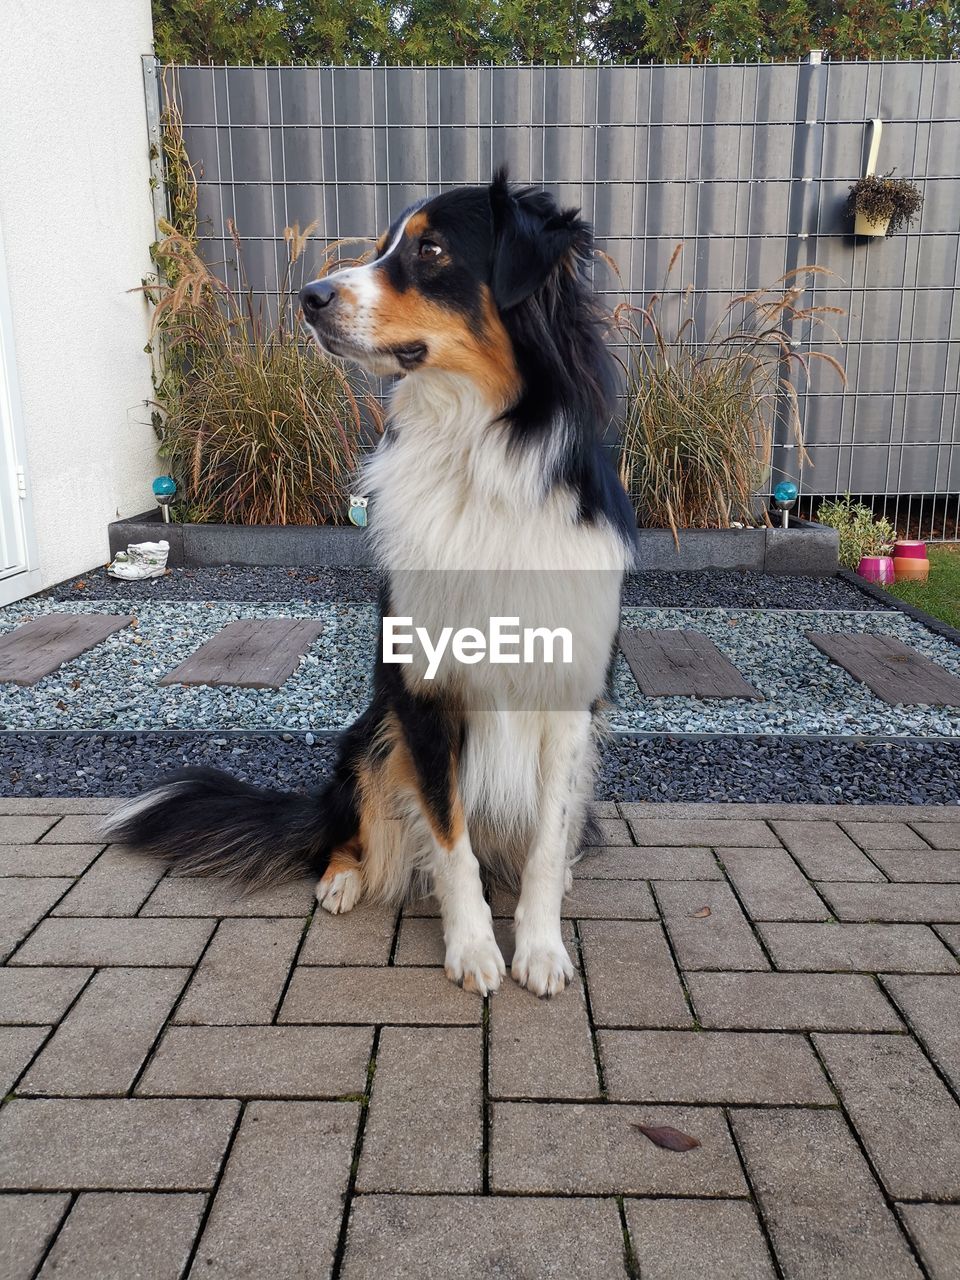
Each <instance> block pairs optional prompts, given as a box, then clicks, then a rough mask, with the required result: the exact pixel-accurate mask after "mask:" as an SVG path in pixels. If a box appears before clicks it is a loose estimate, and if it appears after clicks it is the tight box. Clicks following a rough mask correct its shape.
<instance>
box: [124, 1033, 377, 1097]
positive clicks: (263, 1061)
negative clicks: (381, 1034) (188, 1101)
mask: <svg viewBox="0 0 960 1280" xmlns="http://www.w3.org/2000/svg"><path fill="white" fill-rule="evenodd" d="M372 1044H373V1030H372V1028H369V1027H336V1028H333V1027H170V1028H168V1030H167V1031H166V1033H165V1034H164V1037H163V1039H162V1040H161V1041H160V1044H159V1045H158V1046H157V1050H156V1052H155V1053H154V1055H153V1057H152V1058H151V1059H150V1064H149V1066H148V1067H147V1069H146V1071H145V1072H144V1073H143V1077H142V1078H141V1080H140V1083H139V1084H138V1085H137V1090H136V1091H137V1094H138V1095H139V1096H142V1097H149V1096H151V1095H164V1094H166V1095H174V1096H179V1097H191V1098H339V1097H342V1096H343V1095H344V1094H357V1093H363V1091H364V1090H365V1088H366V1083H367V1063H368V1062H369V1060H370V1049H371V1046H372Z"/></svg>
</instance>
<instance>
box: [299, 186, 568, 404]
mask: <svg viewBox="0 0 960 1280" xmlns="http://www.w3.org/2000/svg"><path fill="white" fill-rule="evenodd" d="M590 249H591V237H590V231H589V228H588V227H587V226H586V224H585V223H584V222H582V221H581V220H580V218H579V217H578V215H577V211H576V210H561V209H560V208H559V207H558V205H557V204H556V202H555V201H554V199H553V198H552V196H550V195H549V194H548V193H547V192H545V191H540V190H537V189H535V188H523V189H516V188H511V187H510V185H509V184H508V182H507V178H506V174H505V173H504V172H503V171H500V172H499V173H498V174H497V175H496V177H495V178H494V180H493V182H492V183H491V185H490V186H489V187H461V188H458V189H457V190H455V191H449V192H445V193H444V194H442V195H439V196H434V197H433V198H431V199H428V200H424V201H421V202H420V203H419V204H417V205H414V206H413V207H412V208H410V209H407V210H406V211H405V212H404V213H402V214H401V215H400V217H399V218H397V220H396V221H395V222H394V223H393V225H392V226H391V227H390V228H389V230H388V231H386V232H385V233H384V234H383V235H382V236H381V237H380V240H379V241H378V243H377V249H376V257H375V258H374V259H373V260H372V261H371V262H368V263H366V264H364V265H363V266H357V267H350V268H348V269H346V270H343V271H337V272H335V273H333V274H331V275H328V276H326V277H324V278H322V279H320V280H316V281H314V282H313V283H312V284H308V285H307V286H306V287H305V288H304V289H303V290H302V291H301V293H300V302H301V305H302V307H303V314H304V317H305V319H306V322H307V324H308V326H309V328H310V329H311V331H312V332H313V334H314V335H315V336H316V338H317V341H318V342H319V343H320V345H321V346H322V347H323V348H324V349H325V350H327V351H329V352H330V353H331V354H333V355H337V356H343V357H345V358H347V359H350V360H355V361H357V363H359V364H361V365H363V366H364V367H365V368H367V369H369V370H370V371H371V372H373V373H376V374H394V373H411V372H414V371H417V370H421V369H438V370H443V371H446V372H451V373H459V374H464V375H467V376H469V377H470V378H472V380H473V381H474V382H475V383H476V384H477V385H478V387H479V388H480V390H481V391H482V392H484V393H485V394H486V395H487V397H488V398H489V399H490V400H491V402H493V403H495V404H496V405H497V406H498V407H500V408H502V407H505V406H506V405H508V404H510V403H511V402H512V401H513V400H514V399H515V398H516V395H517V392H518V388H519V375H518V372H517V363H516V358H515V352H514V349H513V344H512V342H511V338H510V336H509V329H510V325H509V322H508V316H509V313H510V312H511V311H514V310H515V309H516V308H518V307H520V306H521V304H523V303H524V302H526V301H527V300H530V299H535V298H536V297H537V295H538V294H540V293H541V292H546V291H547V290H548V287H549V283H550V281H551V279H552V278H555V277H556V275H557V274H558V273H561V272H564V271H567V272H568V273H574V272H575V271H576V268H577V265H578V261H579V260H582V259H583V258H584V257H585V256H586V255H588V254H589V252H590Z"/></svg>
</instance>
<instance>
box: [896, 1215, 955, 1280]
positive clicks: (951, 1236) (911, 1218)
mask: <svg viewBox="0 0 960 1280" xmlns="http://www.w3.org/2000/svg"><path fill="white" fill-rule="evenodd" d="M897 1212H898V1213H899V1214H900V1217H901V1218H902V1219H903V1221H904V1222H905V1223H906V1225H907V1230H908V1231H909V1233H910V1237H911V1239H912V1240H913V1243H914V1244H915V1245H916V1248H917V1252H918V1253H919V1254H920V1258H921V1260H922V1261H923V1264H924V1266H925V1267H926V1268H927V1270H928V1271H929V1273H930V1275H931V1277H932V1280H957V1277H958V1276H960V1204H898V1205H897Z"/></svg>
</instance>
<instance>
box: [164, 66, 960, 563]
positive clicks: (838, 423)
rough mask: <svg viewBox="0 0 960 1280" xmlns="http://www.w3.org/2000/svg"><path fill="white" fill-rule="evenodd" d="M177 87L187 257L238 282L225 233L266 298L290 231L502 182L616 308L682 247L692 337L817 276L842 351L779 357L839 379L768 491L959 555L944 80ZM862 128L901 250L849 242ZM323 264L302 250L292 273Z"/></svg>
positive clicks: (815, 77) (817, 292)
mask: <svg viewBox="0 0 960 1280" xmlns="http://www.w3.org/2000/svg"><path fill="white" fill-rule="evenodd" d="M155 80H156V77H155V75H154V81H155ZM175 83H176V85H177V91H178V95H179V100H180V105H181V110H182V113H183V120H184V134H185V141H186V145H187V149H188V151H189V154H190V157H191V159H192V161H193V162H194V165H195V167H196V168H197V170H198V172H199V175H200V186H199V213H200V218H201V235H202V238H203V248H204V253H205V255H206V256H207V257H208V258H209V260H210V261H214V262H219V263H223V264H224V266H223V269H224V270H225V271H227V273H228V274H229V273H231V272H234V271H235V267H234V266H233V265H232V264H231V259H232V258H233V256H234V255H233V248H232V245H231V244H230V241H229V238H228V233H227V231H226V224H227V221H228V220H233V221H234V222H235V223H236V225H237V227H238V229H239V232H240V235H241V238H242V242H243V255H244V263H245V267H246V272H247V275H248V277H249V279H250V282H251V284H252V285H253V287H254V288H255V289H256V290H257V291H258V292H260V293H262V294H263V295H264V296H265V297H268V296H269V295H270V294H271V292H272V291H273V290H275V289H276V286H277V281H278V279H279V277H280V275H281V274H282V272H283V269H284V267H285V263H286V257H285V254H286V247H285V245H284V242H283V237H282V231H283V228H284V227H285V226H287V225H290V224H292V223H294V222H299V224H300V225H301V226H305V225H307V224H308V223H311V222H313V221H315V220H316V221H317V222H318V226H317V229H316V233H315V235H316V238H317V240H318V242H327V241H331V240H339V239H345V238H352V237H362V238H366V237H374V236H375V235H376V234H377V233H378V232H379V231H380V230H382V229H383V228H384V227H385V226H386V225H387V224H388V222H389V221H390V219H391V218H392V217H394V216H396V214H398V213H399V212H401V211H402V210H403V209H404V208H405V207H406V206H407V205H409V204H410V203H411V202H413V201H414V200H416V199H419V198H420V197H422V196H424V195H426V194H429V193H433V192H437V191H440V190H442V189H444V188H447V187H451V186H456V185H460V184H463V183H477V182H486V181H487V180H489V178H490V175H491V173H492V171H493V169H494V168H495V167H496V166H497V165H499V164H502V163H506V164H507V165H508V166H509V169H510V173H511V176H512V177H513V178H514V179H516V180H518V181H521V182H533V183H543V184H544V185H546V186H549V187H550V188H551V189H552V190H554V191H555V192H556V193H557V195H558V196H559V198H560V199H561V201H563V202H564V203H567V204H573V205H579V206H581V207H582V208H583V210H584V212H585V214H586V215H587V216H588V217H590V218H591V219H592V221H593V222H594V225H595V227H596V230H597V235H598V243H599V246H600V247H601V248H602V249H603V250H604V252H605V253H607V254H609V255H610V256H611V257H612V258H613V259H614V260H615V262H616V263H617V265H618V268H619V273H620V278H619V279H618V278H617V276H616V275H615V274H614V273H613V272H612V271H610V270H609V269H607V268H606V267H605V266H603V264H602V263H601V264H598V266H597V268H596V279H595V284H596V287H597V288H598V289H599V290H600V291H601V292H603V293H604V294H605V295H607V297H608V301H609V302H610V304H611V305H613V304H615V303H616V302H618V301H620V300H622V299H623V298H624V297H626V298H629V299H630V300H632V301H634V302H642V301H644V300H646V299H647V298H648V297H649V295H650V294H651V293H653V292H654V291H658V290H660V289H661V288H662V287H663V285H664V281H665V277H666V272H667V265H668V263H669V261H670V258H671V255H672V254H673V252H674V249H675V247H676V246H677V245H678V244H680V243H681V242H682V245H683V247H682V249H681V250H680V254H679V259H678V261H677V263H676V266H675V268H674V270H673V273H672V275H671V277H670V282H671V290H672V292H669V293H668V295H667V302H666V307H667V311H666V314H667V315H669V314H670V307H672V306H673V305H674V303H675V302H676V298H677V297H678V296H679V291H680V290H682V289H683V287H685V286H687V285H692V286H693V290H694V294H693V302H692V304H691V305H692V306H693V308H694V312H695V316H696V321H697V326H698V331H699V332H704V331H706V329H707V328H708V327H709V326H710V325H711V324H712V323H713V322H714V321H715V320H716V318H717V317H718V316H719V314H720V312H721V311H722V309H723V307H724V306H725V305H726V303H727V302H728V301H729V300H730V299H731V298H732V297H734V296H735V295H737V294H741V293H744V292H747V291H750V290H753V289H756V288H759V287H763V286H769V285H771V284H773V283H774V282H775V281H776V280H777V279H778V278H779V277H781V276H782V275H783V274H784V273H785V272H788V271H792V270H794V269H796V268H802V267H805V266H810V265H813V264H816V265H818V266H821V267H825V268H827V269H828V270H829V271H830V272H832V273H833V274H831V275H817V276H813V277H810V278H809V279H808V287H807V290H806V293H805V296H804V300H803V301H804V304H805V305H827V306H835V307H839V308H842V311H843V314H842V315H839V316H836V317H834V320H835V322H836V329H837V331H838V333H839V337H840V338H841V339H842V342H843V347H844V349H843V350H841V349H839V348H838V347H837V346H835V345H830V343H829V340H828V339H825V338H824V337H823V335H822V334H817V333H810V332H809V331H805V332H799V331H798V332H796V333H795V334H794V335H793V340H794V346H795V349H796V350H797V351H799V352H801V353H802V352H803V351H804V350H808V349H809V348H810V345H811V344H813V345H814V346H819V347H822V348H823V349H826V350H829V351H832V352H833V353H834V354H835V355H837V356H838V357H839V358H840V359H841V360H842V362H843V363H844V365H845V367H846V372H847V379H848V381H847V385H846V386H845V387H844V386H842V385H841V383H840V382H839V380H838V379H837V377H836V374H835V373H833V372H832V371H831V370H829V369H828V367H827V366H826V365H825V364H821V363H815V364H814V365H812V367H811V377H810V381H809V384H808V385H807V386H806V387H803V386H801V387H800V388H799V392H800V413H801V418H802V423H803V439H804V442H805V446H806V451H807V454H808V456H809V460H808V461H803V460H802V458H801V456H800V454H799V451H798V450H796V449H795V448H794V447H792V446H791V443H790V441H789V440H788V439H787V438H786V432H784V438H783V439H781V440H779V441H778V442H777V449H776V452H775V468H776V474H775V478H778V476H779V474H780V473H783V474H787V475H792V476H793V477H794V478H796V479H798V480H799V482H800V486H801V503H800V507H801V510H802V511H803V513H804V514H806V513H809V512H811V511H813V510H815V507H816V503H817V500H818V498H819V497H820V496H822V495H834V494H839V493H843V492H845V491H851V492H853V493H854V494H857V495H860V496H864V497H866V498H868V499H869V500H871V501H872V502H874V504H875V505H878V506H885V507H886V509H887V511H888V514H889V515H891V517H892V518H894V519H895V521H896V523H897V524H898V526H899V527H900V529H901V530H902V531H906V530H910V531H911V532H912V533H913V534H914V535H915V536H921V537H925V538H928V539H931V540H936V539H956V538H958V537H960V430H958V402H960V301H958V298H960V291H958V288H957V286H958V283H960V275H958V272H960V146H957V144H956V131H957V125H958V122H960V64H958V63H950V62H895V63H894V62H870V63H819V62H818V61H816V59H812V60H810V61H807V62H803V63H800V64H744V65H739V64H738V65H729V66H725V65H706V66H687V65H683V66H576V67H553V66H547V67H545V66H510V67H300V66H291V67H220V66H207V67H180V68H177V69H176V76H175ZM874 117H878V118H880V119H882V120H883V140H882V147H881V151H880V157H879V165H878V171H879V172H888V171H890V170H894V171H895V173H896V174H897V176H902V177H909V178H911V179H913V180H914V181H915V182H917V184H918V185H919V186H920V187H921V189H922V191H923V194H924V206H923V211H922V215H921V217H920V220H919V222H917V223H915V224H914V225H913V227H912V228H910V229H909V230H907V231H904V232H900V233H898V234H897V235H895V236H891V237H889V238H888V239H884V240H876V241H871V242H867V241H865V240H861V239H856V238H854V237H853V236H852V235H851V234H850V228H849V226H848V224H847V222H846V220H845V218H844V216H843V204H844V201H845V199H846V196H847V191H848V188H849V185H850V183H851V182H853V181H854V180H855V179H856V178H858V177H859V176H861V175H862V174H863V172H864V165H865V161H866V154H867V144H868V140H869V126H868V121H869V120H870V119H871V118H874ZM319 258H320V244H318V249H317V253H316V254H315V255H313V256H311V254H309V253H308V254H307V257H306V260H305V261H306V268H307V273H308V275H309V273H310V271H311V269H312V268H314V267H315V266H316V265H317V263H318V261H319ZM675 314H676V312H675Z"/></svg>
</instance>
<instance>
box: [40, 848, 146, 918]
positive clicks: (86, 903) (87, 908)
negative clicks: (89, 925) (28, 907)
mask: <svg viewBox="0 0 960 1280" xmlns="http://www.w3.org/2000/svg"><path fill="white" fill-rule="evenodd" d="M39 847H40V846H38V848H39ZM163 874H164V868H163V866H161V864H160V863H159V862H154V861H152V860H151V859H149V858H133V857H131V856H130V854H127V853H122V852H121V851H119V850H117V849H108V850H107V852H106V853H105V854H103V855H102V857H100V858H98V859H97V861H96V862H95V863H94V864H93V866H92V867H91V868H90V870H89V871H87V872H85V873H84V874H83V875H82V876H81V877H80V879H79V880H78V881H77V883H76V884H75V885H74V886H73V888H72V889H71V890H70V892H69V893H68V894H67V896H66V897H65V898H63V899H62V900H61V901H60V902H58V903H57V905H56V907H55V908H54V911H53V914H54V915H55V916H134V915H136V914H137V912H138V911H139V910H140V908H141V907H142V906H143V904H144V903H145V902H146V900H147V898H148V897H149V896H150V894H151V892H152V891H153V888H154V886H155V885H156V883H157V881H158V880H159V879H160V878H161V876H162V875H163Z"/></svg>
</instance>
